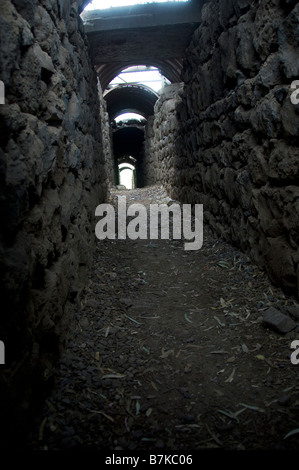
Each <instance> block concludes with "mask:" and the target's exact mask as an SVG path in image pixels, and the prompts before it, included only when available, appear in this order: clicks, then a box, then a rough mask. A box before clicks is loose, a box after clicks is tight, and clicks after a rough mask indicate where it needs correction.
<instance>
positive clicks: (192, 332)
mask: <svg viewBox="0 0 299 470" xmlns="http://www.w3.org/2000/svg"><path fill="white" fill-rule="evenodd" d="M117 195H126V196H127V202H128V203H133V202H139V203H142V204H144V205H146V206H148V205H149V204H150V203H156V202H160V203H162V202H166V201H167V195H166V194H165V193H164V192H163V190H162V189H161V187H160V186H153V187H148V188H144V189H135V190H127V191H117V190H113V191H112V192H111V194H110V200H111V201H113V202H114V203H116V199H117ZM269 307H275V308H278V309H279V310H280V311H281V312H283V311H286V310H288V309H289V310H291V309H293V311H295V310H296V308H297V307H296V302H295V300H294V299H293V298H288V297H287V296H285V295H284V294H283V293H282V292H281V290H280V289H276V288H275V287H273V285H271V284H270V282H269V280H268V279H267V276H266V275H265V273H264V272H262V271H260V270H259V269H258V268H257V267H255V266H253V265H252V264H251V263H250V261H249V260H248V258H247V257H246V256H244V255H243V254H242V253H240V252H238V250H236V249H234V248H232V247H231V246H230V245H227V244H226V243H224V242H223V241H221V240H219V239H216V238H215V237H213V236H212V234H211V233H209V230H208V228H207V227H204V242H203V247H202V249H201V250H198V251H185V250H184V245H183V241H181V240H160V239H159V240H129V239H128V240H104V241H99V242H98V246H97V252H96V255H95V259H94V266H93V267H92V269H91V271H90V276H89V282H88V285H87V287H86V289H85V291H84V293H83V295H82V299H81V308H80V310H79V311H78V312H77V315H76V318H75V319H74V322H73V325H72V326H71V328H70V337H69V342H68V346H67V349H66V351H65V354H64V355H63V357H62V358H61V364H60V369H59V372H58V377H57V387H56V389H55V390H54V392H53V394H52V396H51V397H49V398H48V400H47V402H46V404H45V408H44V413H43V416H41V417H40V421H39V422H38V423H37V425H36V429H35V435H34V436H32V442H31V445H32V446H33V447H34V448H36V449H48V450H52V449H53V450H55V449H57V450H76V449H79V450H80V449H83V450H89V449H90V450H93V449H95V450H105V449H109V450H132V451H138V450H155V451H157V450H161V451H166V450H169V451H171V450H181V451H187V450H196V449H211V448H215V449H216V448H219V449H232V450H236V449H246V450H247V449H248V450H252V449H296V448H297V443H298V437H297V436H298V434H297V435H296V434H294V435H293V436H290V437H287V438H286V439H284V438H285V436H286V434H287V433H289V432H290V431H291V430H293V429H295V428H298V426H299V419H298V418H299V417H298V404H299V401H298V391H299V378H298V368H297V367H299V365H298V366H297V367H296V366H295V365H293V364H292V363H291V361H290V355H291V352H292V350H291V347H290V345H291V342H292V338H294V337H295V336H294V335H295V333H294V332H291V333H288V334H281V333H278V332H275V331H273V330H272V329H271V328H268V327H266V326H265V324H264V322H263V321H262V318H263V314H264V313H265V312H266V311H267V309H268V308H269ZM292 335H293V336H292Z"/></svg>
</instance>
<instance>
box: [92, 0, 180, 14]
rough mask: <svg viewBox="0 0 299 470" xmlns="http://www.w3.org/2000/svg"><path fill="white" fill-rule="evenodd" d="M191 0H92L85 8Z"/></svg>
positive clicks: (104, 8)
mask: <svg viewBox="0 0 299 470" xmlns="http://www.w3.org/2000/svg"><path fill="white" fill-rule="evenodd" d="M188 1H189V0H155V1H152V2H151V1H149V0H106V1H103V0H93V1H92V2H90V3H89V4H88V5H87V7H85V10H86V11H88V10H106V9H107V8H111V7H126V6H130V5H142V4H145V3H184V2H188Z"/></svg>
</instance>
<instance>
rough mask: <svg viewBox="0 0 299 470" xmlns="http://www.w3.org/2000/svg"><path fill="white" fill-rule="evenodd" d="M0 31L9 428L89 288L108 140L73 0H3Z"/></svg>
mask: <svg viewBox="0 0 299 470" xmlns="http://www.w3.org/2000/svg"><path fill="white" fill-rule="evenodd" d="M0 29H1V50H0V64H1V75H0V78H1V80H2V81H3V82H4V83H5V85H6V87H5V88H6V89H5V92H6V96H5V98H6V104H5V106H1V107H0V120H1V136H0V138H1V154H0V168H1V172H0V175H1V254H0V257H1V320H0V330H1V340H2V341H4V343H5V344H6V345H9V348H6V365H7V366H10V367H11V370H13V372H12V373H11V374H7V376H4V379H3V378H2V379H1V384H0V388H1V392H0V393H1V396H2V397H4V398H2V399H1V406H0V408H1V409H0V413H1V416H2V415H3V414H4V415H5V413H6V411H7V412H8V413H9V419H8V423H9V422H10V423H12V426H13V429H14V432H15V430H16V428H17V425H16V416H20V415H22V417H23V418H24V416H23V414H25V416H26V415H27V413H29V412H30V411H31V410H30V405H34V403H37V401H38V397H35V396H34V397H32V396H31V391H32V389H31V388H32V386H33V385H34V386H36V385H38V390H39V393H40V391H41V390H42V389H43V385H45V386H46V385H47V384H48V383H49V382H51V378H52V376H53V371H54V368H53V366H54V359H55V356H56V354H57V352H58V350H59V348H60V346H61V344H63V340H64V339H65V332H66V330H67V323H68V319H69V317H70V315H71V313H72V311H73V307H74V306H75V305H76V301H77V298H78V294H79V293H80V290H81V289H82V287H83V286H84V285H85V281H86V273H87V268H88V266H89V263H90V260H91V259H92V253H93V249H94V242H95V237H94V230H93V222H94V209H95V207H96V206H97V205H98V204H99V202H102V201H104V200H105V197H106V187H107V174H106V168H105V155H106V156H107V152H108V153H109V146H108V144H107V139H108V138H107V135H106V138H102V135H103V134H104V133H105V132H106V131H104V130H103V129H104V127H105V108H104V104H103V103H101V107H100V100H99V95H98V82H97V77H96V75H95V72H94V70H93V67H92V64H91V61H90V58H89V52H88V45H87V41H86V39H85V35H84V32H83V26H82V22H81V20H80V18H79V15H78V5H77V3H76V2H75V1H73V2H72V1H70V0H57V1H50V0H42V1H35V0H30V1H27V0H26V1H24V0H13V1H10V0H3V1H2V3H1V17H0ZM106 121H107V119H106ZM101 130H102V133H101ZM108 132H109V131H108ZM106 134H107V132H106ZM108 143H109V139H108ZM11 390H13V393H12V392H11ZM10 402H12V403H14V404H15V403H17V404H18V406H17V407H15V406H13V407H10V406H9V403H10ZM2 408H3V409H2ZM25 422H26V420H25V419H22V423H25ZM8 427H9V424H8ZM19 431H20V433H21V432H22V429H21V428H20V429H19ZM6 434H9V429H6Z"/></svg>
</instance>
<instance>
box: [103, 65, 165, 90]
mask: <svg viewBox="0 0 299 470" xmlns="http://www.w3.org/2000/svg"><path fill="white" fill-rule="evenodd" d="M124 83H141V84H142V85H146V86H148V87H150V88H151V89H152V90H154V91H156V92H159V91H160V90H161V89H162V88H163V87H164V85H168V84H169V83H170V82H169V81H168V80H167V79H166V78H165V77H164V76H163V75H161V73H160V72H159V70H158V69H156V68H155V67H144V66H136V67H128V68H127V69H125V70H123V71H122V73H120V74H119V75H118V76H117V77H115V78H114V80H112V82H110V85H112V86H116V85H120V84H124Z"/></svg>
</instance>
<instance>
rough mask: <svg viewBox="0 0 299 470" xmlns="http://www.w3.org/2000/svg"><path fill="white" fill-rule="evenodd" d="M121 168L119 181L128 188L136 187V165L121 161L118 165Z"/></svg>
mask: <svg viewBox="0 0 299 470" xmlns="http://www.w3.org/2000/svg"><path fill="white" fill-rule="evenodd" d="M118 169H119V183H120V184H122V185H123V186H125V187H126V188H127V189H134V188H135V180H134V170H135V167H134V166H133V165H131V164H130V163H121V164H120V165H118Z"/></svg>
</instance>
